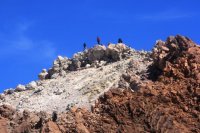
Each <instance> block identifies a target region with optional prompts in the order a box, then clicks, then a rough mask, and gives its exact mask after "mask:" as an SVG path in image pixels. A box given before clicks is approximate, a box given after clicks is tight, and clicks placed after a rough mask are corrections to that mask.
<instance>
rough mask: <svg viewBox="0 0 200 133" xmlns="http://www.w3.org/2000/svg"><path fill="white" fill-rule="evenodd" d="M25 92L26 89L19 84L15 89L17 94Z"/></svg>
mask: <svg viewBox="0 0 200 133" xmlns="http://www.w3.org/2000/svg"><path fill="white" fill-rule="evenodd" d="M25 90H26V87H25V86H24V85H21V84H19V85H18V86H17V87H16V89H15V91H16V92H20V91H25Z"/></svg>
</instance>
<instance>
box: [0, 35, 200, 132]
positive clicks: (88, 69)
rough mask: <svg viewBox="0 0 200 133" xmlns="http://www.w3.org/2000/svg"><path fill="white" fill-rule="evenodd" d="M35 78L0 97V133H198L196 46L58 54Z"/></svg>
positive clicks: (199, 54)
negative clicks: (50, 65)
mask: <svg viewBox="0 0 200 133" xmlns="http://www.w3.org/2000/svg"><path fill="white" fill-rule="evenodd" d="M38 77H39V80H37V81H32V82H30V83H29V84H27V85H21V84H19V85H17V86H16V88H13V89H12V88H11V89H7V90H5V91H4V93H2V94H0V105H1V106H0V133H29V132H34V133H37V132H38V133H39V132H42V133H65V132H66V133H68V132H69V133H93V132H98V133H104V132H105V133H116V132H117V133H138V132H156V133H160V132H161V133H164V132H169V133H171V132H176V133H190V132H194V133H198V132H200V46H199V45H197V44H196V43H194V42H193V41H192V40H191V39H189V38H188V37H184V36H180V35H177V36H170V37H168V38H167V40H166V41H161V40H158V41H157V42H156V44H155V46H154V48H153V49H152V51H151V52H147V51H136V50H134V49H132V48H130V47H128V46H126V45H125V44H123V43H118V44H109V46H107V47H106V46H104V45H95V46H94V47H93V48H90V49H86V50H85V51H83V52H79V53H76V54H74V56H73V57H72V58H67V57H62V56H58V58H57V59H56V60H55V61H54V62H53V65H52V67H51V68H49V69H43V70H42V72H41V73H40V74H39V75H38Z"/></svg>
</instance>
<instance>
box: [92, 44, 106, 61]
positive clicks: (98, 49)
mask: <svg viewBox="0 0 200 133" xmlns="http://www.w3.org/2000/svg"><path fill="white" fill-rule="evenodd" d="M105 54H106V47H105V46H104V45H103V46H102V45H96V46H95V47H94V48H92V49H89V50H88V59H89V61H90V62H93V61H95V60H101V59H103V58H104V57H105Z"/></svg>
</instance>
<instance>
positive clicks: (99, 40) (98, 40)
mask: <svg viewBox="0 0 200 133" xmlns="http://www.w3.org/2000/svg"><path fill="white" fill-rule="evenodd" d="M97 44H99V45H101V39H100V37H97Z"/></svg>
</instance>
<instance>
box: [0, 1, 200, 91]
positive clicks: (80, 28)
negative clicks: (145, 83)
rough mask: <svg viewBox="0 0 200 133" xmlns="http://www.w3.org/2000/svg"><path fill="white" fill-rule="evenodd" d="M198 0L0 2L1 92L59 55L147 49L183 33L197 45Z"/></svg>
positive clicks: (199, 34) (28, 78)
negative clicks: (111, 47) (110, 46)
mask: <svg viewBox="0 0 200 133" xmlns="http://www.w3.org/2000/svg"><path fill="white" fill-rule="evenodd" d="M199 7H200V1H199V0H192V1H191V0H163V1H161V0H151V1H150V0H57V1H54V0H0V20H1V21H0V46H1V48H0V67H1V68H0V73H1V76H0V92H1V91H3V90H4V89H6V88H10V87H15V86H16V85H17V84H19V83H21V84H26V83H28V82H30V81H32V80H36V79H37V75H38V73H39V72H40V71H41V70H42V69H43V68H49V67H50V66H51V64H52V62H53V60H54V59H55V58H56V57H57V55H63V56H68V57H71V56H72V55H73V53H75V52H78V51H81V50H82V49H83V47H82V45H83V42H86V43H87V45H88V47H92V46H93V45H94V44H95V43H96V36H100V37H101V40H102V43H105V44H107V43H108V42H113V43H116V41H117V39H118V38H119V37H121V38H122V39H123V41H124V42H125V43H126V44H128V45H130V46H132V47H133V48H135V49H138V50H140V49H145V50H151V48H152V47H153V45H154V43H155V41H156V40H157V39H162V40H165V39H166V37H167V36H169V35H176V34H182V35H186V36H188V37H190V38H192V39H193V40H194V41H195V42H197V43H200V30H199V29H200V28H199V27H200V26H199V24H200V8H199Z"/></svg>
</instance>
